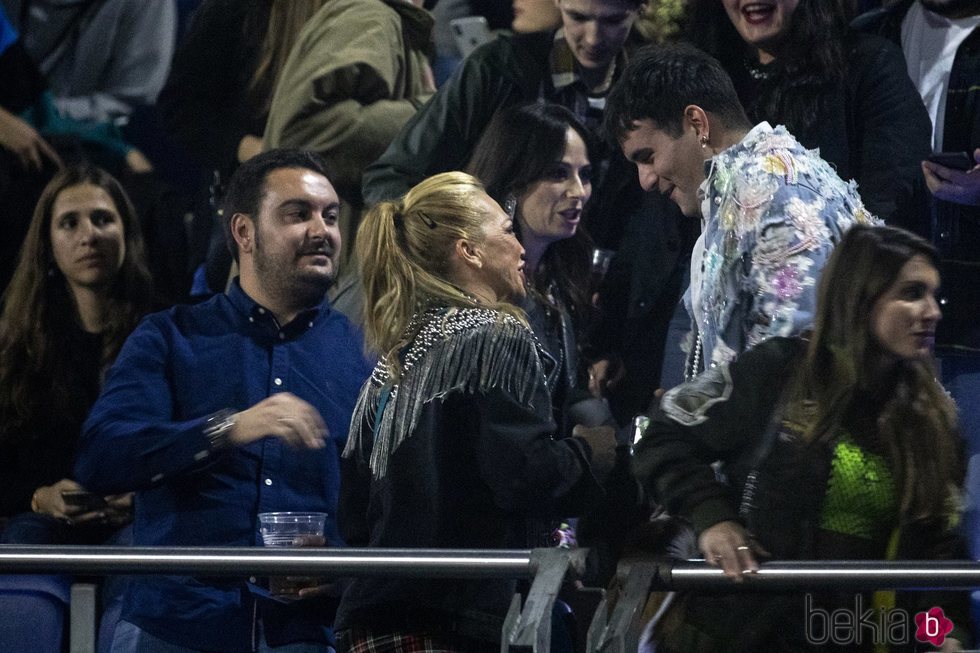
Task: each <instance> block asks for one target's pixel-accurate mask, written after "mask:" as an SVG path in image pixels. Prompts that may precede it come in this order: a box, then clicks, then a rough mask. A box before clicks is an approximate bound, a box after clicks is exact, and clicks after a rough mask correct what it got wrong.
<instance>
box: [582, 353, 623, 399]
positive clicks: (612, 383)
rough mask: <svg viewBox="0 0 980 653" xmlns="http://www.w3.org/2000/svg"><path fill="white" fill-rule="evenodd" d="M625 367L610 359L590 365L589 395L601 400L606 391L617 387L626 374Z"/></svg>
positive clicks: (603, 359) (601, 359)
mask: <svg viewBox="0 0 980 653" xmlns="http://www.w3.org/2000/svg"><path fill="white" fill-rule="evenodd" d="M625 373H626V372H625V370H623V366H622V365H619V364H617V363H614V362H613V361H611V360H610V359H608V358H600V359H599V360H597V361H596V362H594V363H592V364H591V365H589V394H591V395H592V396H593V397H596V398H598V399H601V398H602V397H604V396H605V395H606V391H608V390H609V389H610V388H614V387H616V384H617V383H619V382H620V381H621V380H622V378H623V375H624V374H625Z"/></svg>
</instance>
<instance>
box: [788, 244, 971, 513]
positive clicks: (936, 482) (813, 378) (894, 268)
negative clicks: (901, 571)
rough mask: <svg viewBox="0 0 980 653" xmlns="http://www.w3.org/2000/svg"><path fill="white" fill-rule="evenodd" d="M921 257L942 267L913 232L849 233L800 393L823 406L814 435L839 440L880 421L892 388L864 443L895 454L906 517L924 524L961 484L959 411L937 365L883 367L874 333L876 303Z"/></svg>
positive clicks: (830, 268)
mask: <svg viewBox="0 0 980 653" xmlns="http://www.w3.org/2000/svg"><path fill="white" fill-rule="evenodd" d="M916 256H920V257H923V258H924V259H925V260H927V261H928V262H929V263H930V264H931V265H933V266H934V267H937V268H938V265H939V257H938V255H937V253H936V250H935V249H934V248H933V247H932V245H930V244H929V243H928V242H926V241H925V240H923V239H922V238H919V237H918V236H916V235H914V234H912V233H910V232H908V231H905V230H903V229H899V228H896V227H885V226H863V225H858V226H855V227H852V228H851V229H850V230H848V232H847V233H846V234H845V235H844V237H843V239H842V240H841V242H840V244H839V245H837V247H836V248H835V249H834V252H833V254H832V255H831V257H830V259H829V260H828V262H827V265H826V266H825V267H824V270H823V273H822V276H821V280H820V287H819V290H818V298H817V314H816V317H815V320H814V330H813V335H812V337H811V340H810V343H809V345H808V348H807V353H806V364H805V366H804V368H803V373H802V374H801V375H800V377H799V378H800V380H801V381H802V383H801V384H800V387H799V389H798V390H799V394H800V395H801V396H802V397H806V398H808V399H810V400H812V401H815V403H816V415H815V418H813V417H811V419H808V420H804V423H806V422H809V423H810V428H809V430H808V438H809V439H810V440H811V441H816V440H826V439H830V438H833V437H834V436H835V435H836V434H837V433H838V431H839V430H840V428H841V427H842V422H846V421H850V422H852V423H854V422H855V421H856V422H860V421H861V420H862V419H872V418H873V416H871V417H869V415H868V411H869V410H872V406H873V405H875V402H874V398H875V397H876V396H877V395H881V394H882V392H883V389H887V391H886V392H884V396H883V401H884V403H883V405H881V408H880V412H878V413H877V420H876V421H874V422H873V423H872V424H871V425H870V428H871V430H873V431H874V430H876V431H877V442H875V443H864V444H866V445H867V444H872V445H874V446H876V447H877V448H880V449H882V450H883V452H884V453H885V455H886V456H887V457H888V459H889V461H890V464H891V469H892V472H893V474H894V476H895V479H896V485H897V490H898V492H899V496H898V499H899V505H900V509H901V514H902V515H903V516H904V517H909V518H925V517H937V516H941V515H944V514H947V513H948V512H949V509H950V505H949V501H950V498H951V490H952V488H955V487H957V486H958V485H959V484H960V483H961V481H962V472H963V470H962V465H961V461H960V455H959V442H958V436H957V431H956V409H955V406H954V405H953V402H952V401H951V400H950V399H949V397H947V396H946V393H945V392H944V391H943V388H942V387H941V386H940V385H939V382H938V381H936V374H935V370H934V368H933V365H932V364H931V362H930V361H925V360H901V361H898V362H897V363H895V364H894V366H892V367H890V368H889V367H887V366H885V367H884V368H883V364H882V363H883V361H885V360H887V356H888V354H886V353H885V351H884V350H883V349H882V347H881V345H880V344H879V343H878V341H877V338H876V336H875V335H874V332H873V319H874V318H873V314H874V309H875V304H876V303H877V302H878V300H880V299H881V298H882V297H883V296H884V295H885V293H886V292H888V290H889V288H891V287H892V285H893V284H894V283H895V282H896V281H897V280H898V277H899V274H900V273H901V270H902V268H903V267H904V266H905V264H906V263H908V262H909V261H910V260H911V259H913V258H915V257H916ZM883 369H884V370H885V371H882V370H883ZM869 399H870V400H869ZM796 405H797V406H799V403H798V402H797V404H796ZM797 417H799V416H797ZM852 435H854V436H858V435H859V433H854V434H852ZM859 444H860V440H859Z"/></svg>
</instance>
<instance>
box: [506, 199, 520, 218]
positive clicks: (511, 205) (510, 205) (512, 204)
mask: <svg viewBox="0 0 980 653" xmlns="http://www.w3.org/2000/svg"><path fill="white" fill-rule="evenodd" d="M516 212H517V198H516V197H515V196H514V194H513V193H511V194H510V195H508V196H507V198H506V199H505V200H504V213H506V214H507V215H509V216H510V219H511V220H513V219H514V214H515V213H516Z"/></svg>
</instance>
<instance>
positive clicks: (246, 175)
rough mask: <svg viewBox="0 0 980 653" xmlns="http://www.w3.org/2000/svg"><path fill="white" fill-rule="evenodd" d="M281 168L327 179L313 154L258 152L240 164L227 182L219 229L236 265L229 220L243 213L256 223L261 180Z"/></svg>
mask: <svg viewBox="0 0 980 653" xmlns="http://www.w3.org/2000/svg"><path fill="white" fill-rule="evenodd" d="M283 168H301V169H305V170H312V171H313V172H316V173H318V174H321V175H323V176H324V177H326V178H327V179H330V169H329V166H328V165H327V162H326V161H325V160H324V159H323V157H321V156H320V155H319V154H317V153H316V152H309V151H307V150H295V149H289V148H279V149H275V150H268V151H266V152H261V153H259V154H257V155H255V156H253V157H252V158H251V159H249V160H247V161H245V162H244V163H242V164H241V165H240V166H238V168H237V169H236V170H235V172H234V174H233V175H232V176H231V179H229V180H228V190H227V192H226V193H225V199H224V202H223V203H222V208H221V212H222V226H223V227H224V230H225V243H226V244H227V245H228V249H229V251H231V253H232V256H234V257H235V261H238V244H237V243H236V242H235V238H234V236H232V234H231V219H232V217H234V215H235V214H236V213H244V214H245V215H250V216H252V219H253V220H258V217H259V204H261V202H262V195H263V194H264V193H265V180H266V178H267V177H268V176H269V173H271V172H273V171H275V170H281V169H283Z"/></svg>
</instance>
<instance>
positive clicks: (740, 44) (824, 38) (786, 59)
mask: <svg viewBox="0 0 980 653" xmlns="http://www.w3.org/2000/svg"><path fill="white" fill-rule="evenodd" d="M851 14H852V10H851V2H850V1H849V0H799V4H798V5H797V6H796V9H795V10H794V11H793V14H792V17H791V19H790V25H789V28H788V30H787V32H786V34H785V35H784V36H783V38H782V40H781V41H780V43H779V44H778V45H777V46H776V49H775V51H774V52H772V53H771V54H773V56H774V57H775V61H774V62H773V63H772V64H770V65H768V66H766V67H765V71H766V73H765V74H766V75H767V76H768V77H769V78H768V79H767V80H766V81H765V82H764V83H761V84H755V83H753V82H752V78H751V73H750V72H749V69H748V67H747V65H748V66H757V65H758V61H754V62H753V61H750V60H749V56H750V51H749V47H750V46H748V45H747V44H746V43H745V42H744V41H743V40H742V37H741V36H740V35H739V33H738V31H737V30H736V29H735V26H734V25H732V21H731V20H730V19H729V18H728V14H727V13H726V11H725V7H724V6H723V4H722V2H721V1H720V0H689V3H688V14H687V18H686V20H685V23H686V25H687V30H686V31H687V38H688V39H689V40H690V41H691V42H692V43H694V44H695V45H697V46H698V47H700V48H701V49H703V50H704V51H705V52H708V53H709V54H711V55H712V56H714V57H716V58H717V59H718V60H719V61H721V62H723V65H724V67H725V69H726V70H727V71H728V72H729V74H730V75H731V76H732V77H733V78H734V79H736V80H737V81H738V83H737V84H736V85H737V86H738V88H739V89H744V90H743V92H746V91H747V89H753V91H752V95H751V96H750V95H748V93H747V92H746V94H745V95H743V96H742V98H741V99H742V103H743V106H744V107H745V109H746V112H747V113H748V115H749V117H750V118H751V119H752V120H753V121H754V122H761V121H763V120H768V121H770V122H772V123H773V124H776V123H779V124H783V125H786V128H787V129H789V131H790V132H791V133H793V134H797V135H802V134H804V133H806V131H807V129H808V128H809V127H810V126H811V125H812V124H813V122H814V120H815V119H816V117H817V115H818V113H819V112H820V110H821V109H822V108H824V106H825V104H826V102H827V101H828V100H829V98H831V97H833V94H832V93H829V92H828V90H829V89H831V88H833V87H834V86H835V85H837V84H839V83H840V82H841V81H842V80H843V79H844V76H845V74H846V71H847V60H846V57H845V56H844V52H845V38H846V35H847V30H848V22H849V19H850V16H851ZM751 56H753V57H754V54H753V55H751ZM743 81H744V82H745V83H743Z"/></svg>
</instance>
